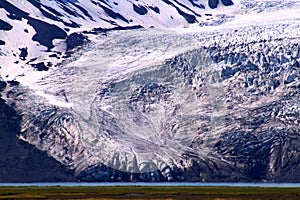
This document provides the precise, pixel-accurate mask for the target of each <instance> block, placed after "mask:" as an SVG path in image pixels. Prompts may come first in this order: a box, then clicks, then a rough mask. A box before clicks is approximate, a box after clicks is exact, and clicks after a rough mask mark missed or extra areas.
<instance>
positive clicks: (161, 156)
mask: <svg viewBox="0 0 300 200" xmlns="http://www.w3.org/2000/svg"><path fill="white" fill-rule="evenodd" d="M8 2H9V1H3V2H2V4H1V6H2V7H5V9H2V10H1V11H4V10H5V13H6V14H7V13H10V12H9V10H10V6H11V4H8ZM233 3H234V5H232V3H231V2H230V1H225V0H224V1H220V2H219V1H208V2H206V1H205V2H204V1H184V0H182V1H171V0H170V1H160V2H156V1H153V2H152V4H151V3H150V2H149V1H147V2H146V1H145V2H144V1H136V2H132V1H115V2H110V1H85V3H84V4H83V1H82V3H81V1H51V2H49V1H48V2H47V3H46V1H26V2H24V1H18V4H16V6H17V7H18V8H20V9H21V8H22V9H23V10H25V9H24V8H25V7H24V6H26V12H24V11H18V10H17V9H15V8H14V9H13V10H14V11H13V12H14V13H15V14H11V16H10V15H6V17H7V18H3V19H5V20H2V21H3V22H1V23H2V27H3V29H5V30H3V32H2V33H5V35H6V36H7V37H8V38H9V37H13V38H18V37H20V36H17V35H16V34H15V35H14V34H13V33H14V32H13V31H14V28H15V27H18V28H21V29H24V28H25V27H26V28H27V31H24V33H26V32H28V33H29V35H28V36H27V37H26V38H27V39H26V40H24V44H25V43H26V45H24V46H19V42H16V44H18V45H12V44H10V43H8V40H5V39H4V40H3V41H5V44H6V43H7V44H6V45H4V46H3V48H2V49H1V52H2V57H3V58H4V62H3V64H1V66H2V69H1V74H2V77H3V78H4V79H5V81H7V82H8V83H9V87H7V88H5V90H4V91H3V92H2V93H3V98H5V100H6V103H7V104H9V105H12V106H13V107H14V108H15V109H16V111H17V113H18V114H19V115H20V116H21V117H22V118H21V121H20V126H21V131H19V132H18V138H19V139H21V140H23V141H25V142H27V143H29V144H31V145H33V146H34V147H36V148H37V149H39V150H41V151H44V152H46V153H47V154H48V155H49V156H51V157H53V158H54V159H55V160H57V161H58V162H59V163H61V164H62V165H64V166H66V167H67V168H68V169H71V170H74V175H75V176H76V178H77V180H81V181H213V182H218V181H286V182H296V181H298V180H299V176H300V168H299V166H298V158H299V153H298V152H299V150H298V149H299V148H298V146H299V141H300V140H299V135H298V132H299V120H298V118H299V110H300V109H299V103H298V99H299V83H300V82H299V80H300V79H299V69H300V68H299V67H300V65H299V62H300V46H299V42H298V41H299V37H300V35H299V31H298V30H299V20H298V16H297V15H295V14H293V13H297V12H298V11H299V8H300V5H299V1H272V2H270V1H246V0H244V1H239V2H237V1H234V2H233ZM224 5H227V6H228V7H225V6H224ZM50 7H51V8H53V9H54V8H55V11H57V13H56V14H55V11H54V10H53V9H51V8H50ZM215 7H216V8H215ZM16 10H17V11H16ZM11 12H12V11H11ZM27 12H28V13H30V14H26V13H27ZM41 13H42V15H41ZM50 14H51V15H50ZM186 14H188V15H186ZM52 15H53V16H52ZM54 15H55V16H56V18H55V17H54ZM200 15H201V17H200ZM34 16H39V20H38V19H36V18H35V17H34ZM42 16H43V17H42ZM99 16H101V17H99ZM166 16H167V17H166ZM170 16H172V18H173V19H172V18H171V17H170ZM275 16H281V18H280V19H281V20H278V18H277V17H275ZM11 18H14V19H11ZM18 18H19V19H20V18H22V20H21V21H19V20H18ZM40 19H42V20H40ZM130 19H132V21H131V20H130ZM207 19H208V20H207ZM15 22H16V23H19V26H16V24H14V23H15ZM75 23H76V24H78V25H80V26H76V25H74V24H75ZM164 23H165V24H164ZM70 24H73V25H70ZM44 26H46V27H47V29H46V30H47V31H49V30H54V32H52V33H54V35H53V34H49V37H48V39H47V40H45V41H44V40H43V41H39V40H40V38H43V37H40V36H44V32H43V31H42V32H40V33H36V32H35V31H36V30H37V29H39V28H42V27H44ZM72 26H74V27H72ZM151 26H155V27H163V28H144V29H143V28H142V29H141V28H140V27H151ZM182 26H189V28H179V27H182ZM166 27H168V28H166ZM170 27H172V28H170ZM125 29H126V30H125ZM22 33H23V32H22ZM55 34H57V35H55ZM54 38H55V39H60V40H59V41H58V40H53V39H54ZM9 41H11V39H9ZM19 41H20V40H19ZM37 43H39V45H38V46H36V44H37ZM77 47H79V48H77ZM10 48H11V49H10ZM16 48H17V50H16ZM14 54H15V55H14ZM12 58H13V59H12ZM31 59H33V60H31ZM30 60H31V61H30ZM28 61H29V62H28ZM9 63H10V64H9ZM11 63H13V64H11ZM26 63H27V64H26ZM57 172H59V169H58V171H57ZM67 175H68V174H67Z"/></svg>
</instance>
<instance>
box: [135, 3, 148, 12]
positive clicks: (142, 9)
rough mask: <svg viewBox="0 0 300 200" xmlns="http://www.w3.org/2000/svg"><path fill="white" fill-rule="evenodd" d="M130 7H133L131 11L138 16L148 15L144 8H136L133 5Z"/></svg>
mask: <svg viewBox="0 0 300 200" xmlns="http://www.w3.org/2000/svg"><path fill="white" fill-rule="evenodd" d="M132 5H133V10H134V11H135V12H137V13H138V14H140V15H145V14H147V13H148V10H147V8H145V7H144V6H137V5H135V4H132Z"/></svg>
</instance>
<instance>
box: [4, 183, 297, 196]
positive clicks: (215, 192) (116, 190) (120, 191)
mask: <svg viewBox="0 0 300 200" xmlns="http://www.w3.org/2000/svg"><path fill="white" fill-rule="evenodd" d="M136 195H138V196H139V197H145V199H149V198H148V197H149V196H151V197H153V196H159V197H164V196H165V197H168V196H175V197H176V196H185V197H186V196H194V197H197V196H198V197H200V196H201V197H211V198H204V199H218V198H219V197H222V198H224V199H252V198H246V197H253V199H272V198H273V197H274V198H275V197H277V198H276V199H300V188H261V187H161V186H114V187H113V186H101V187H83V186H82V187H60V186H55V187H0V199H71V198H74V199H97V198H100V197H102V198H104V197H109V198H108V199H114V197H116V199H120V197H121V196H123V197H124V196H126V199H134V197H135V196H136ZM146 197H147V198H146ZM217 197H218V198H217ZM254 197H255V198H254ZM257 197H261V198H257ZM136 199H143V198H136ZM162 199H163V198H162ZM175 199H177V198H175Z"/></svg>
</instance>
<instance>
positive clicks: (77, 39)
mask: <svg viewBox="0 0 300 200" xmlns="http://www.w3.org/2000/svg"><path fill="white" fill-rule="evenodd" d="M86 42H88V39H87V37H86V36H84V35H82V34H80V33H72V34H71V35H69V36H68V37H67V39H66V43H67V51H69V50H72V49H74V48H76V47H79V46H82V45H83V44H85V43H86Z"/></svg>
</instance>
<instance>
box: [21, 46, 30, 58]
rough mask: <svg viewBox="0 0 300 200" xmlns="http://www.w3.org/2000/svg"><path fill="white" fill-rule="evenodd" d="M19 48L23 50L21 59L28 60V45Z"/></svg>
mask: <svg viewBox="0 0 300 200" xmlns="http://www.w3.org/2000/svg"><path fill="white" fill-rule="evenodd" d="M19 50H20V51H21V52H20V55H19V57H20V59H21V60H26V57H27V56H28V48H27V47H25V48H20V49H19Z"/></svg>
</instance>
